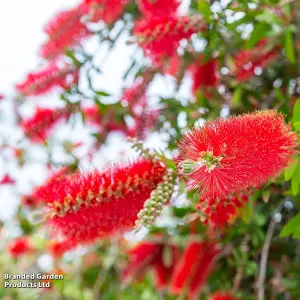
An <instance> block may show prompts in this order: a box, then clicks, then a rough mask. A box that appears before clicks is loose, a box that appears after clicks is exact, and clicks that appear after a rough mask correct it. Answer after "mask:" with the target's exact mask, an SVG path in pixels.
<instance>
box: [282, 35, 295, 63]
mask: <svg viewBox="0 0 300 300" xmlns="http://www.w3.org/2000/svg"><path fill="white" fill-rule="evenodd" d="M284 48H285V53H286V57H287V58H288V60H289V61H290V62H291V63H293V64H294V63H295V62H296V55H295V48H294V41H293V34H292V32H291V30H287V31H286V32H285V34H284Z"/></svg>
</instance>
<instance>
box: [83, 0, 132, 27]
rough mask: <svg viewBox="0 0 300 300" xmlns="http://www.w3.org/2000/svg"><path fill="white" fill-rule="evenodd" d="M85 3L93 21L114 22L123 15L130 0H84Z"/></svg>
mask: <svg viewBox="0 0 300 300" xmlns="http://www.w3.org/2000/svg"><path fill="white" fill-rule="evenodd" d="M83 3H84V4H85V5H87V6H88V11H89V15H90V20H91V21H92V22H98V21H104V22H105V23H107V24H112V23H114V22H115V21H117V20H118V19H119V18H120V17H121V15H122V13H123V11H124V8H125V6H126V5H127V3H128V0H84V1H83Z"/></svg>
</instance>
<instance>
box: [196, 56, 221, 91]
mask: <svg viewBox="0 0 300 300" xmlns="http://www.w3.org/2000/svg"><path fill="white" fill-rule="evenodd" d="M217 68H218V64H217V61H216V60H215V59H210V60H209V61H207V62H203V57H202V56H201V57H200V61H199V62H197V63H195V64H193V66H192V68H191V71H192V77H193V92H194V94H196V93H197V91H198V90H199V89H201V88H213V87H215V86H216V85H217V84H218V81H219V78H218V77H219V76H218V72H217Z"/></svg>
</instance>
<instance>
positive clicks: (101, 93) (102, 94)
mask: <svg viewBox="0 0 300 300" xmlns="http://www.w3.org/2000/svg"><path fill="white" fill-rule="evenodd" d="M95 93H96V94H97V95H99V96H103V97H108V96H110V94H108V93H106V92H103V91H95Z"/></svg>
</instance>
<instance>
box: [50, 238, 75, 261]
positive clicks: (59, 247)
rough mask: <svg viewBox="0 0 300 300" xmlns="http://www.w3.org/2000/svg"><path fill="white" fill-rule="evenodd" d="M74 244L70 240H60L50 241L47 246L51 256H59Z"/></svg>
mask: <svg viewBox="0 0 300 300" xmlns="http://www.w3.org/2000/svg"><path fill="white" fill-rule="evenodd" d="M75 246H76V244H75V243H74V242H73V241H72V240H62V241H54V242H50V243H49V245H48V247H47V248H48V250H49V252H50V253H51V255H52V256H53V257H55V258H60V257H62V256H63V254H64V253H65V252H67V251H69V250H72V249H73V248H74V247H75Z"/></svg>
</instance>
